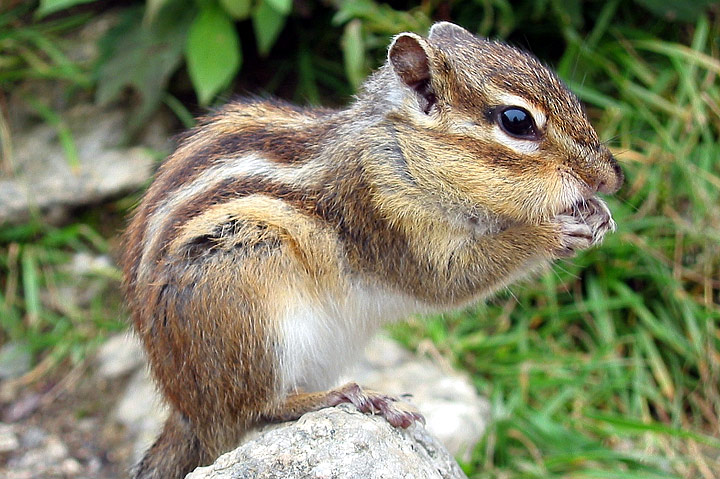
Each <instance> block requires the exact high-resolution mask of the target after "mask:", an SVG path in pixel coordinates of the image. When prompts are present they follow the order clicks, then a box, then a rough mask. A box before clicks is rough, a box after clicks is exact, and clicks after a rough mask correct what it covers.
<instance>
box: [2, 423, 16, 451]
mask: <svg viewBox="0 0 720 479" xmlns="http://www.w3.org/2000/svg"><path fill="white" fill-rule="evenodd" d="M18 447H20V441H19V440H18V437H17V434H15V429H14V428H13V426H12V425H10V424H4V423H0V454H2V453H5V452H12V451H14V450H16V449H17V448H18Z"/></svg>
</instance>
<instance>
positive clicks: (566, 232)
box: [553, 197, 615, 258]
mask: <svg viewBox="0 0 720 479" xmlns="http://www.w3.org/2000/svg"><path fill="white" fill-rule="evenodd" d="M553 221H554V223H555V224H556V227H557V229H558V231H559V240H560V241H559V242H560V246H559V248H557V250H556V251H555V254H556V256H558V257H561V258H567V257H569V256H573V255H574V254H575V253H577V252H578V251H580V250H582V249H586V248H589V247H590V246H592V245H594V244H597V243H600V242H601V241H602V240H603V238H604V237H605V234H606V233H608V232H609V231H614V230H615V221H613V219H612V215H611V214H610V210H609V209H608V207H607V205H606V204H605V202H604V201H602V200H601V199H599V198H595V197H593V198H590V199H588V200H586V201H584V202H583V203H580V204H577V205H575V206H573V208H572V209H570V210H567V211H565V212H563V213H561V214H559V215H558V216H556V217H555V218H554V219H553Z"/></svg>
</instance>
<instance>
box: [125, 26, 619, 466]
mask: <svg viewBox="0 0 720 479" xmlns="http://www.w3.org/2000/svg"><path fill="white" fill-rule="evenodd" d="M622 182H623V175H622V172H621V170H620V168H619V166H618V164H617V162H616V161H615V159H614V158H613V156H612V155H611V153H610V151H609V150H608V148H607V147H606V146H605V145H604V144H603V143H602V142H601V141H600V140H599V139H598V136H597V134H596V133H595V131H594V130H593V128H592V126H591V125H590V123H589V122H588V119H587V117H586V115H585V113H584V111H583V108H582V106H581V105H580V102H579V101H578V99H577V98H576V97H575V96H574V95H573V94H572V93H570V91H568V89H567V87H566V86H565V85H564V84H563V83H562V82H561V81H560V80H559V79H558V78H557V77H556V76H555V75H554V74H553V73H552V72H551V71H550V70H548V69H547V68H546V67H545V66H543V65H542V64H541V63H540V62H539V61H538V60H537V59H536V58H534V57H533V56H531V55H529V54H527V53H524V52H522V51H519V50H517V49H515V48H512V47H510V46H508V45H506V44H503V43H499V42H495V41H490V40H486V39H482V38H478V37H475V36H474V35H472V34H471V33H469V32H468V31H467V30H465V29H463V28H462V27H459V26H457V25H454V24H451V23H447V22H441V23H437V24H435V25H434V26H433V27H432V29H431V30H430V33H429V35H428V37H427V38H424V37H421V36H419V35H416V34H414V33H402V34H400V35H397V36H396V37H395V38H394V40H393V41H392V44H391V45H390V47H389V50H388V59H387V62H386V63H385V65H384V66H382V67H381V68H380V69H379V70H378V71H377V72H375V73H374V74H373V75H372V76H370V78H369V79H368V80H367V81H366V82H365V83H364V85H363V87H362V89H361V91H360V93H359V94H358V96H357V98H356V99H355V101H354V102H353V103H352V104H351V105H350V106H349V107H348V108H347V109H345V110H340V111H334V110H329V109H302V108H296V107H294V106H290V105H287V104H284V103H280V102H276V101H265V100H240V101H234V102H231V103H229V104H228V105H226V106H224V107H222V108H221V109H219V110H218V111H217V112H215V113H213V114H211V115H209V116H207V117H206V118H204V119H202V120H201V121H200V123H199V126H197V127H196V128H195V129H193V130H192V131H190V132H189V133H188V134H187V135H186V136H185V138H184V139H182V141H180V144H179V147H178V148H177V150H176V151H175V152H174V153H173V154H172V155H171V156H170V157H169V158H168V159H167V160H166V161H165V162H164V164H163V165H162V166H161V167H160V169H159V171H158V173H157V176H156V178H155V180H154V182H153V184H152V185H151V186H150V188H149V190H148V191H147V193H146V195H145V197H144V199H143V201H142V203H141V204H140V206H139V207H138V209H137V211H136V213H135V215H134V217H133V219H132V221H131V223H130V225H129V228H128V230H127V232H126V235H125V242H124V245H125V247H124V255H123V260H122V262H123V268H124V275H125V285H126V290H127V297H128V302H129V305H130V308H131V312H132V320H133V322H134V327H135V330H136V332H137V334H138V335H139V337H140V338H141V339H142V342H143V344H144V347H145V349H146V351H147V354H148V359H149V362H150V367H151V370H152V372H153V375H154V378H155V380H156V382H157V384H158V386H159V388H160V390H161V392H162V394H163V396H164V397H165V399H166V400H167V402H168V404H169V405H170V408H171V413H170V416H169V418H168V419H167V422H166V423H165V426H164V429H163V430H162V432H161V433H160V435H159V437H158V439H157V441H156V442H155V443H154V444H153V445H152V447H150V449H149V450H148V452H147V453H146V455H145V457H144V459H142V461H141V462H140V464H139V466H138V467H137V469H136V471H135V477H136V478H142V479H148V478H180V477H184V475H185V473H187V472H188V471H190V470H192V469H193V468H195V467H196V466H198V465H202V464H207V463H209V462H211V461H212V460H214V459H215V458H216V457H217V456H218V455H219V454H221V453H223V452H225V451H227V450H229V449H231V448H232V447H235V446H236V445H237V444H238V443H239V441H240V439H241V438H242V436H243V434H244V433H245V432H246V431H247V430H248V429H249V428H252V427H254V426H256V425H259V424H263V423H267V422H272V421H284V420H290V419H295V418H298V417H300V416H301V415H302V414H303V413H305V412H308V411H313V410H317V409H320V408H324V407H328V406H333V405H337V404H338V403H341V402H351V403H353V404H355V405H356V406H358V408H359V409H361V410H363V411H366V412H377V413H379V414H382V415H383V416H385V418H387V420H388V421H389V422H390V423H391V424H393V425H395V426H399V427H407V426H408V425H410V424H411V423H412V422H414V421H418V420H420V419H421V416H420V415H419V413H418V412H417V411H414V410H413V409H411V408H409V407H406V406H405V405H404V404H403V403H402V402H400V401H396V400H395V398H392V397H389V396H385V395H383V394H381V393H377V392H372V391H366V390H363V389H362V388H361V387H360V386H358V385H356V384H354V383H351V384H347V385H345V386H341V387H337V388H334V389H332V388H331V387H332V385H333V381H335V380H336V378H337V377H338V376H339V374H340V373H341V371H342V370H343V368H344V367H345V366H346V365H348V364H349V363H352V361H353V360H354V359H355V358H356V357H358V355H359V354H360V351H361V349H362V347H363V345H364V344H365V342H366V340H367V339H368V338H369V337H370V336H371V335H372V333H373V332H374V331H375V330H376V329H377V328H378V327H379V326H380V325H382V324H383V323H386V322H388V321H393V320H397V319H401V318H403V317H405V316H408V315H410V314H414V313H427V312H437V311H443V310H448V309H452V308H458V307H462V306H463V305H467V304H468V303H471V302H473V301H478V300H480V299H482V298H484V297H486V296H488V295H489V294H491V293H493V292H494V291H496V290H498V288H501V287H503V286H506V285H508V284H509V283H511V282H512V281H515V280H517V279H518V278H521V277H523V276H527V275H528V274H529V273H531V272H533V271H535V270H537V269H538V268H539V267H541V266H543V265H546V264H548V263H549V262H550V261H551V260H553V259H556V258H564V257H569V256H571V255H573V254H574V253H575V252H577V251H578V250H581V249H584V248H588V247H590V246H591V245H593V244H595V243H598V242H599V241H600V240H601V239H602V238H603V236H604V235H605V234H606V233H607V232H608V231H610V230H612V229H613V228H614V222H613V220H612V217H611V214H610V211H609V210H608V208H607V206H606V204H605V203H604V202H603V201H602V200H601V199H599V198H598V197H597V196H596V194H597V193H598V192H600V193H613V192H615V191H616V190H617V189H618V188H619V187H620V185H621V184H622ZM328 388H331V389H328Z"/></svg>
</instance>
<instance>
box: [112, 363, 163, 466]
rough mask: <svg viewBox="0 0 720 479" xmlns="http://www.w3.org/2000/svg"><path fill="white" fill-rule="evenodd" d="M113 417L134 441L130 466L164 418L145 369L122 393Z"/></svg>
mask: <svg viewBox="0 0 720 479" xmlns="http://www.w3.org/2000/svg"><path fill="white" fill-rule="evenodd" d="M113 416H114V418H115V420H116V421H118V422H119V423H121V424H123V425H124V426H125V427H126V428H127V429H128V431H129V432H130V434H131V435H132V437H134V438H135V443H134V447H133V462H137V461H139V460H140V459H141V457H142V455H143V453H144V452H145V450H146V449H147V448H148V447H149V446H150V445H151V444H152V443H153V441H154V440H155V437H156V436H157V434H158V433H159V432H160V429H161V428H162V425H163V423H164V422H165V418H166V417H167V407H166V406H165V405H164V404H163V402H162V399H161V397H160V395H159V394H158V392H157V389H156V388H155V385H154V384H153V382H152V380H151V379H150V375H149V374H148V371H147V369H146V368H142V369H140V370H138V371H137V372H136V373H135V374H134V375H133V377H132V378H131V379H130V383H129V384H128V386H127V388H126V390H125V393H124V394H123V396H122V398H120V401H119V402H118V404H117V405H116V406H115V411H114V412H113Z"/></svg>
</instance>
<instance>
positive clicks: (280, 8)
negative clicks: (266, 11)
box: [266, 0, 292, 16]
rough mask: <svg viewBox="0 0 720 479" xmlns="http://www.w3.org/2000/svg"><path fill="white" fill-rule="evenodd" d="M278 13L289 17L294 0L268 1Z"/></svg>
mask: <svg viewBox="0 0 720 479" xmlns="http://www.w3.org/2000/svg"><path fill="white" fill-rule="evenodd" d="M266 1H267V3H268V5H270V6H271V7H272V8H274V9H275V10H276V11H277V12H278V13H282V14H283V15H285V16H287V15H289V14H290V12H291V11H292V0H266Z"/></svg>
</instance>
